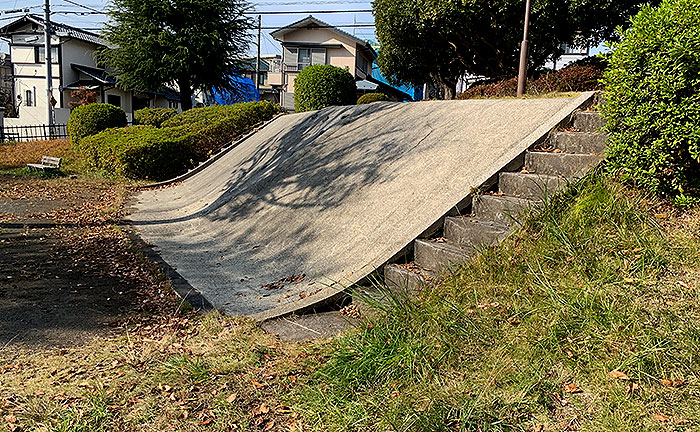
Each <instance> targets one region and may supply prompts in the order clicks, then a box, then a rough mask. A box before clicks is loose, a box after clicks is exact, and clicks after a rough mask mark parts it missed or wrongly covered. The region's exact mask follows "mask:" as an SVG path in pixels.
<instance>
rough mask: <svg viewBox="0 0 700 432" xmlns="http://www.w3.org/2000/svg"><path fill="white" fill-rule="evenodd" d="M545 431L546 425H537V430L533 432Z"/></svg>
mask: <svg viewBox="0 0 700 432" xmlns="http://www.w3.org/2000/svg"><path fill="white" fill-rule="evenodd" d="M543 430H544V425H543V424H537V425H535V428H534V429H533V430H532V432H542V431H543Z"/></svg>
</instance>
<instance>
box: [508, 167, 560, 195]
mask: <svg viewBox="0 0 700 432" xmlns="http://www.w3.org/2000/svg"><path fill="white" fill-rule="evenodd" d="M564 186H566V180H565V179H563V178H562V177H558V176H551V175H541V174H526V173H509V172H504V173H501V174H499V177H498V189H499V191H500V192H501V193H502V194H504V195H509V196H513V197H519V198H525V199H530V200H538V199H541V198H542V196H543V195H544V194H547V193H553V192H556V191H558V190H559V189H561V188H562V187H564Z"/></svg>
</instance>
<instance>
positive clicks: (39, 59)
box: [34, 46, 58, 64]
mask: <svg viewBox="0 0 700 432" xmlns="http://www.w3.org/2000/svg"><path fill="white" fill-rule="evenodd" d="M45 62H46V48H45V47H43V46H36V47H34V63H45ZM51 64H58V47H51Z"/></svg>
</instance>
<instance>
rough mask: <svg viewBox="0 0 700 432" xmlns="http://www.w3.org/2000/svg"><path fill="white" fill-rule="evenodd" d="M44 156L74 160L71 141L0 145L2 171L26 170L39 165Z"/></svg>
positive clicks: (0, 168) (0, 166) (7, 143)
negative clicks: (36, 164) (35, 164)
mask: <svg viewBox="0 0 700 432" xmlns="http://www.w3.org/2000/svg"><path fill="white" fill-rule="evenodd" d="M42 156H54V157H61V158H68V159H71V158H72V152H71V149H70V141H69V140H49V141H29V142H5V143H0V170H3V171H4V170H12V169H17V168H24V167H25V166H26V165H27V164H28V163H39V162H40V161H41V158H42Z"/></svg>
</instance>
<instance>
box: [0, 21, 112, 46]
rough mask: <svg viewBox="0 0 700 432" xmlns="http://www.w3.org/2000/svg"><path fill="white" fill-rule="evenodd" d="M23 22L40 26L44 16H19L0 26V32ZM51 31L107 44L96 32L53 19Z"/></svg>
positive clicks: (59, 34)
mask: <svg viewBox="0 0 700 432" xmlns="http://www.w3.org/2000/svg"><path fill="white" fill-rule="evenodd" d="M24 22H31V23H33V24H37V25H39V26H41V27H44V24H45V21H44V18H43V17H41V16H39V15H34V14H27V15H25V16H23V17H21V18H18V19H17V20H15V21H12V22H11V23H9V24H7V25H5V26H3V27H1V28H0V34H5V35H7V34H10V33H11V32H12V29H13V28H14V27H16V26H17V24H21V23H24ZM51 32H52V33H53V34H55V35H56V36H63V37H71V38H74V39H78V40H82V41H85V42H89V43H92V44H95V45H102V46H107V41H105V40H104V39H102V38H101V37H100V35H98V34H96V33H92V32H89V31H86V30H82V29H79V28H77V27H72V26H69V25H67V24H61V23H57V22H54V21H51Z"/></svg>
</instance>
